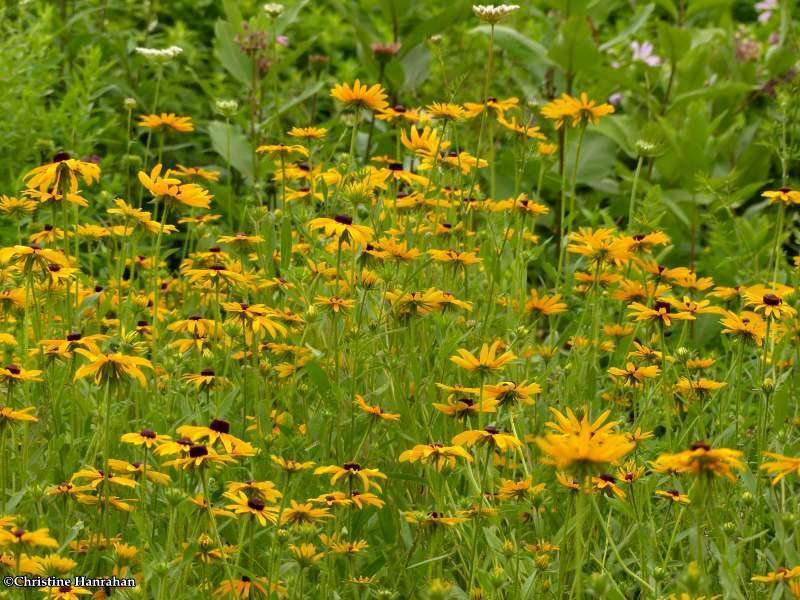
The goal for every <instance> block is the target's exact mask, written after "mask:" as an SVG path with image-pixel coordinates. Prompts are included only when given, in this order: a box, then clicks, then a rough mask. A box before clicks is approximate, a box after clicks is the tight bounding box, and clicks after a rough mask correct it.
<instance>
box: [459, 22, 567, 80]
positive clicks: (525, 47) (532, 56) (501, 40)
mask: <svg viewBox="0 0 800 600" xmlns="http://www.w3.org/2000/svg"><path fill="white" fill-rule="evenodd" d="M490 32H491V28H490V27H489V26H488V25H479V26H478V27H475V28H474V29H472V30H470V33H472V34H475V33H481V34H485V35H489V33H490ZM494 43H495V44H496V45H497V47H498V48H502V49H503V50H505V51H506V52H508V53H509V54H510V55H512V56H513V57H514V58H516V59H518V60H519V61H520V62H521V63H522V64H523V65H524V66H525V68H527V69H528V70H529V71H531V72H532V73H535V74H538V75H539V76H541V75H542V74H544V71H545V69H546V68H547V67H548V66H550V65H552V64H553V61H552V60H550V57H548V55H547V48H545V47H544V46H542V45H541V44H540V43H538V42H536V41H534V40H532V39H530V38H528V37H525V36H524V35H522V34H521V33H520V32H519V31H517V30H516V29H512V28H510V27H506V26H504V25H496V26H495V28H494Z"/></svg>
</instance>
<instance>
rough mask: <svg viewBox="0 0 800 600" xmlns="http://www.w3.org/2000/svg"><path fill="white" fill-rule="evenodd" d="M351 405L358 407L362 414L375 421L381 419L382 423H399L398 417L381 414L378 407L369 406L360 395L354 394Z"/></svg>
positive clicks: (381, 411) (380, 409) (392, 414)
mask: <svg viewBox="0 0 800 600" xmlns="http://www.w3.org/2000/svg"><path fill="white" fill-rule="evenodd" d="M353 404H355V405H356V406H358V407H359V408H360V409H361V410H362V411H363V412H365V413H366V414H368V415H370V416H371V417H374V418H375V419H381V420H383V421H399V420H400V415H398V414H395V413H387V412H383V409H382V408H381V407H380V406H370V405H369V404H367V403H366V402H365V401H364V398H362V397H361V396H360V395H358V394H356V399H355V400H353Z"/></svg>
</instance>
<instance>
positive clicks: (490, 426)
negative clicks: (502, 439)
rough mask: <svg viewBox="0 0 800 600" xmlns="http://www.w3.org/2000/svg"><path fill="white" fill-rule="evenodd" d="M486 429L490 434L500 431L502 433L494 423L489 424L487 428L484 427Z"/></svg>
mask: <svg viewBox="0 0 800 600" xmlns="http://www.w3.org/2000/svg"><path fill="white" fill-rule="evenodd" d="M484 431H485V432H486V433H488V434H489V435H497V434H498V433H500V430H499V429H498V428H497V427H495V426H494V425H489V426H488V427H487V428H486V429H484Z"/></svg>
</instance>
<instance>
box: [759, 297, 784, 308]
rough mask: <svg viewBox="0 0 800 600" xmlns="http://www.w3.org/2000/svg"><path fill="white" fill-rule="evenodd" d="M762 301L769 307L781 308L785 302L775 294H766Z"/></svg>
mask: <svg viewBox="0 0 800 600" xmlns="http://www.w3.org/2000/svg"><path fill="white" fill-rule="evenodd" d="M762 300H763V302H764V304H766V305H767V306H780V305H781V302H783V300H781V299H780V298H779V297H778V296H776V295H775V294H765V295H764V298H763V299H762Z"/></svg>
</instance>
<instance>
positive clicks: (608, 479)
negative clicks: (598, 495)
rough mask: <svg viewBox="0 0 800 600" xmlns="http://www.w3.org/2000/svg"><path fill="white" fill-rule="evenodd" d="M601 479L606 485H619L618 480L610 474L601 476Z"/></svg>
mask: <svg viewBox="0 0 800 600" xmlns="http://www.w3.org/2000/svg"><path fill="white" fill-rule="evenodd" d="M599 478H600V479H602V480H603V481H605V482H606V483H617V478H616V477H614V476H613V475H609V474H608V473H603V474H602V475H600V477H599Z"/></svg>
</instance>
